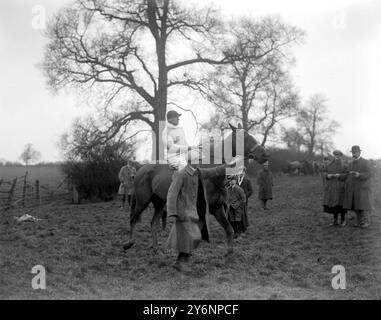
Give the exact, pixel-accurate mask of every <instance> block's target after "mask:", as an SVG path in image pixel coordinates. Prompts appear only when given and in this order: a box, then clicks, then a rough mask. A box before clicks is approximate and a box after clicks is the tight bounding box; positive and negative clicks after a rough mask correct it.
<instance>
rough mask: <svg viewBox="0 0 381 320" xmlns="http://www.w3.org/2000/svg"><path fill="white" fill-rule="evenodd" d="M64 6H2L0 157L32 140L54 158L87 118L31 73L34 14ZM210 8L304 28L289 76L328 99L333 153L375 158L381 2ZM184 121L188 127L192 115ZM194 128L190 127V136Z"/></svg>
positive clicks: (74, 102) (272, 0)
mask: <svg viewBox="0 0 381 320" xmlns="http://www.w3.org/2000/svg"><path fill="white" fill-rule="evenodd" d="M205 1H206V0H202V1H201V0H200V2H205ZM70 2H71V1H67V0H55V1H47V0H41V1H38V2H37V1H34V0H1V1H0V159H1V158H5V159H8V160H17V159H18V157H19V155H20V153H21V151H22V149H23V146H24V145H25V144H26V143H29V142H31V143H33V145H34V146H35V148H36V149H37V150H39V151H40V152H41V153H42V159H43V160H46V161H55V160H60V157H59V151H58V149H57V148H56V142H57V140H58V138H59V136H60V134H62V133H63V132H64V131H65V130H67V129H68V128H69V126H70V124H71V122H72V120H73V119H74V118H75V117H77V116H79V115H84V114H86V113H89V112H91V109H90V108H89V107H86V105H85V104H84V103H79V102H80V97H77V96H75V95H74V94H72V93H71V92H68V91H66V92H65V91H64V92H61V93H60V94H59V95H53V94H51V93H50V92H49V91H48V90H47V88H46V85H45V79H44V77H43V76H42V73H41V71H40V70H39V69H38V68H36V64H37V63H40V62H41V61H42V57H43V52H44V45H45V43H46V39H45V38H44V37H43V36H42V32H41V30H36V29H34V28H33V27H32V21H33V16H34V14H33V12H32V9H33V8H36V7H35V6H36V5H42V6H43V7H44V8H45V9H46V12H47V14H48V16H49V15H51V14H52V13H54V12H55V11H57V10H58V9H59V8H60V7H62V6H64V5H65V4H68V3H70ZM216 2H217V3H218V4H219V5H220V6H221V8H222V9H223V10H224V11H226V13H231V14H243V13H248V12H249V11H250V12H252V14H253V15H255V16H260V15H265V14H279V15H281V16H282V17H283V19H284V20H285V21H286V22H289V23H292V24H295V25H297V26H299V27H300V28H302V29H304V30H305V31H306V42H305V44H304V45H303V46H300V47H297V48H295V56H296V66H295V68H294V70H293V75H294V81H295V83H296V86H297V87H298V89H299V91H300V93H301V95H302V98H303V99H304V100H305V99H307V98H308V96H309V95H310V94H312V93H317V92H318V93H323V94H324V95H325V96H326V97H327V98H328V106H329V111H330V116H331V117H332V118H334V119H335V120H337V121H338V122H340V124H341V128H340V131H339V133H338V135H337V136H335V138H334V143H335V145H336V147H337V148H339V149H341V150H342V151H343V152H344V153H347V154H348V153H349V152H348V151H349V149H350V147H351V146H352V145H353V144H359V145H360V146H361V147H362V149H363V155H364V157H367V158H381V148H380V147H379V145H380V141H381V130H380V128H381V108H380V97H379V95H378V93H380V92H381V90H380V89H381V88H380V86H381V82H380V80H379V79H378V77H379V75H381V59H380V57H381V2H380V1H366V0H346V1H343V0H336V1H335V0H325V1H322V0H320V1H305V0H292V1H285V0H266V1H254V0H250V1H245V0H235V1H230V0H226V1H221V0H218V1H216ZM187 117H189V119H187ZM183 120H185V121H184V122H189V123H191V122H192V118H191V116H190V115H185V119H183ZM187 120H189V121H187ZM192 130H193V131H194V127H192V126H191V128H190V130H189V131H188V132H189V136H191V135H193V134H194V132H193V131H192ZM189 138H190V140H191V137H189Z"/></svg>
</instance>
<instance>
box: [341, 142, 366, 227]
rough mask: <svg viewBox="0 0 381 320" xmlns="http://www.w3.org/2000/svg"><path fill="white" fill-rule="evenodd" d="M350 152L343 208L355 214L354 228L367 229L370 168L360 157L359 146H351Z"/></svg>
mask: <svg viewBox="0 0 381 320" xmlns="http://www.w3.org/2000/svg"><path fill="white" fill-rule="evenodd" d="M351 152H352V157H353V160H352V162H350V163H349V165H348V170H347V172H346V179H345V194H344V202H343V207H344V208H345V209H347V210H351V211H354V212H355V213H356V217H357V224H356V225H355V227H360V228H367V227H369V218H368V217H367V213H368V212H369V211H370V210H371V209H372V206H371V201H370V196H371V181H370V180H371V176H372V168H371V166H370V163H369V161H368V160H366V159H364V158H362V157H361V149H360V147H359V146H353V147H352V149H351Z"/></svg>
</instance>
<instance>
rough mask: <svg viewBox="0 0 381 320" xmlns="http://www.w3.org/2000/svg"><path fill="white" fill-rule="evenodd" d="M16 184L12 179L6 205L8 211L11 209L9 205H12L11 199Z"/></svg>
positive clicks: (15, 179) (15, 180)
mask: <svg viewBox="0 0 381 320" xmlns="http://www.w3.org/2000/svg"><path fill="white" fill-rule="evenodd" d="M16 183H17V178H14V179H13V182H12V186H11V190H9V196H8V204H7V208H8V209H9V208H10V207H11V204H12V198H13V193H14V191H15V188H16Z"/></svg>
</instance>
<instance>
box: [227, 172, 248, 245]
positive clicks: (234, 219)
mask: <svg viewBox="0 0 381 320" xmlns="http://www.w3.org/2000/svg"><path fill="white" fill-rule="evenodd" d="M230 184H231V186H230V187H229V189H228V206H229V209H228V220H229V222H230V224H231V225H232V227H233V229H234V238H235V239H236V238H239V237H240V236H241V234H242V232H243V214H244V210H245V203H246V195H245V192H244V191H243V189H242V188H241V187H240V186H239V185H238V183H237V178H236V177H235V176H234V177H233V178H232V179H231V180H230Z"/></svg>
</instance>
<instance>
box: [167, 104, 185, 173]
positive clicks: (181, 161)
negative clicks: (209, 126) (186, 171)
mask: <svg viewBox="0 0 381 320" xmlns="http://www.w3.org/2000/svg"><path fill="white" fill-rule="evenodd" d="M180 116H181V114H179V113H177V112H176V111H173V110H171V111H168V112H167V125H166V127H165V128H164V130H163V133H162V139H163V145H164V157H165V159H166V160H167V162H168V164H169V166H170V167H172V168H174V169H176V170H180V169H181V168H183V167H185V166H186V165H187V158H188V156H187V153H188V150H190V149H191V147H189V146H188V143H187V140H186V137H185V132H184V129H183V128H182V127H181V126H179V117H180Z"/></svg>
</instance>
